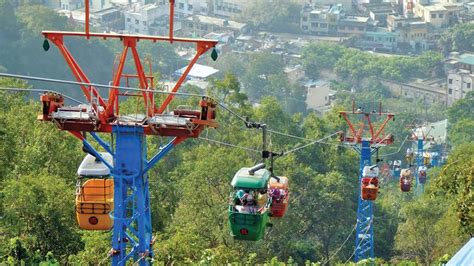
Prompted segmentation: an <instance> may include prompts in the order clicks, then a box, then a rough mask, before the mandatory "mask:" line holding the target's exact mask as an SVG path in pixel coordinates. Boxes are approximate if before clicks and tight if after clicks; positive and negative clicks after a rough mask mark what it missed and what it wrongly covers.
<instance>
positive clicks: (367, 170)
mask: <svg viewBox="0 0 474 266" xmlns="http://www.w3.org/2000/svg"><path fill="white" fill-rule="evenodd" d="M362 175H363V176H368V177H378V176H379V168H378V167H377V166H375V167H373V166H364V169H363V171H362Z"/></svg>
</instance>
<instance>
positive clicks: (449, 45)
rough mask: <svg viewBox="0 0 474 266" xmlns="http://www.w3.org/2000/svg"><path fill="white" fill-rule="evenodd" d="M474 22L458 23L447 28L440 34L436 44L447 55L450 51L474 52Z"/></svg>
mask: <svg viewBox="0 0 474 266" xmlns="http://www.w3.org/2000/svg"><path fill="white" fill-rule="evenodd" d="M472 40H474V24H472V23H460V24H456V25H455V26H453V27H451V28H448V29H446V30H445V32H444V33H443V34H442V35H441V38H440V39H439V41H438V46H439V48H440V49H441V50H442V52H443V53H444V54H445V55H447V54H449V52H451V51H458V52H464V51H465V52H474V44H473V41H472Z"/></svg>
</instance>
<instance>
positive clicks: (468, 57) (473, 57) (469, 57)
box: [459, 54, 474, 65]
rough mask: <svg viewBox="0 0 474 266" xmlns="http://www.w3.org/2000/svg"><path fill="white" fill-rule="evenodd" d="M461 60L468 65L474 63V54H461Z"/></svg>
mask: <svg viewBox="0 0 474 266" xmlns="http://www.w3.org/2000/svg"><path fill="white" fill-rule="evenodd" d="M459 62H461V63H463V64H468V65H474V54H462V55H460V56H459Z"/></svg>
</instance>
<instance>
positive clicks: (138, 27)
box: [124, 4, 168, 34]
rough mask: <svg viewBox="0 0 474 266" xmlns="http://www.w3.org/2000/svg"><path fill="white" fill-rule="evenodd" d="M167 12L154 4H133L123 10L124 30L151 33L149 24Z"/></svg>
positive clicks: (134, 32) (133, 32) (135, 32)
mask: <svg viewBox="0 0 474 266" xmlns="http://www.w3.org/2000/svg"><path fill="white" fill-rule="evenodd" d="M167 13H168V10H164V9H163V8H162V7H159V6H158V5H156V4H147V5H140V4H135V5H133V6H132V8H131V9H129V10H127V11H125V12H124V16H125V31H127V32H129V33H132V34H151V33H150V30H149V29H150V25H152V24H153V23H154V22H155V20H157V19H158V18H159V17H160V16H163V15H165V14H167Z"/></svg>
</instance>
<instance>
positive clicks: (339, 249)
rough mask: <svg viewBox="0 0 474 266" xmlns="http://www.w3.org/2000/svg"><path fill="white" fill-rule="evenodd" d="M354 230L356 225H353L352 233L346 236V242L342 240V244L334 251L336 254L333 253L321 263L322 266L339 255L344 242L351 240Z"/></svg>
mask: <svg viewBox="0 0 474 266" xmlns="http://www.w3.org/2000/svg"><path fill="white" fill-rule="evenodd" d="M356 228H357V223H356V224H355V225H354V227H353V228H352V231H351V232H350V233H349V234H348V235H347V238H346V240H344V242H342V244H341V246H339V248H338V249H337V250H336V252H334V253H333V254H332V255H331V256H330V257H329V258H328V259H327V260H326V261H323V262H321V264H322V265H325V264H326V263H328V262H330V261H331V260H332V259H333V258H334V257H335V256H336V255H337V254H338V253H339V251H341V249H342V248H343V247H344V245H345V244H346V242H347V241H348V240H349V239H350V238H351V235H352V233H354V231H355V230H356Z"/></svg>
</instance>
